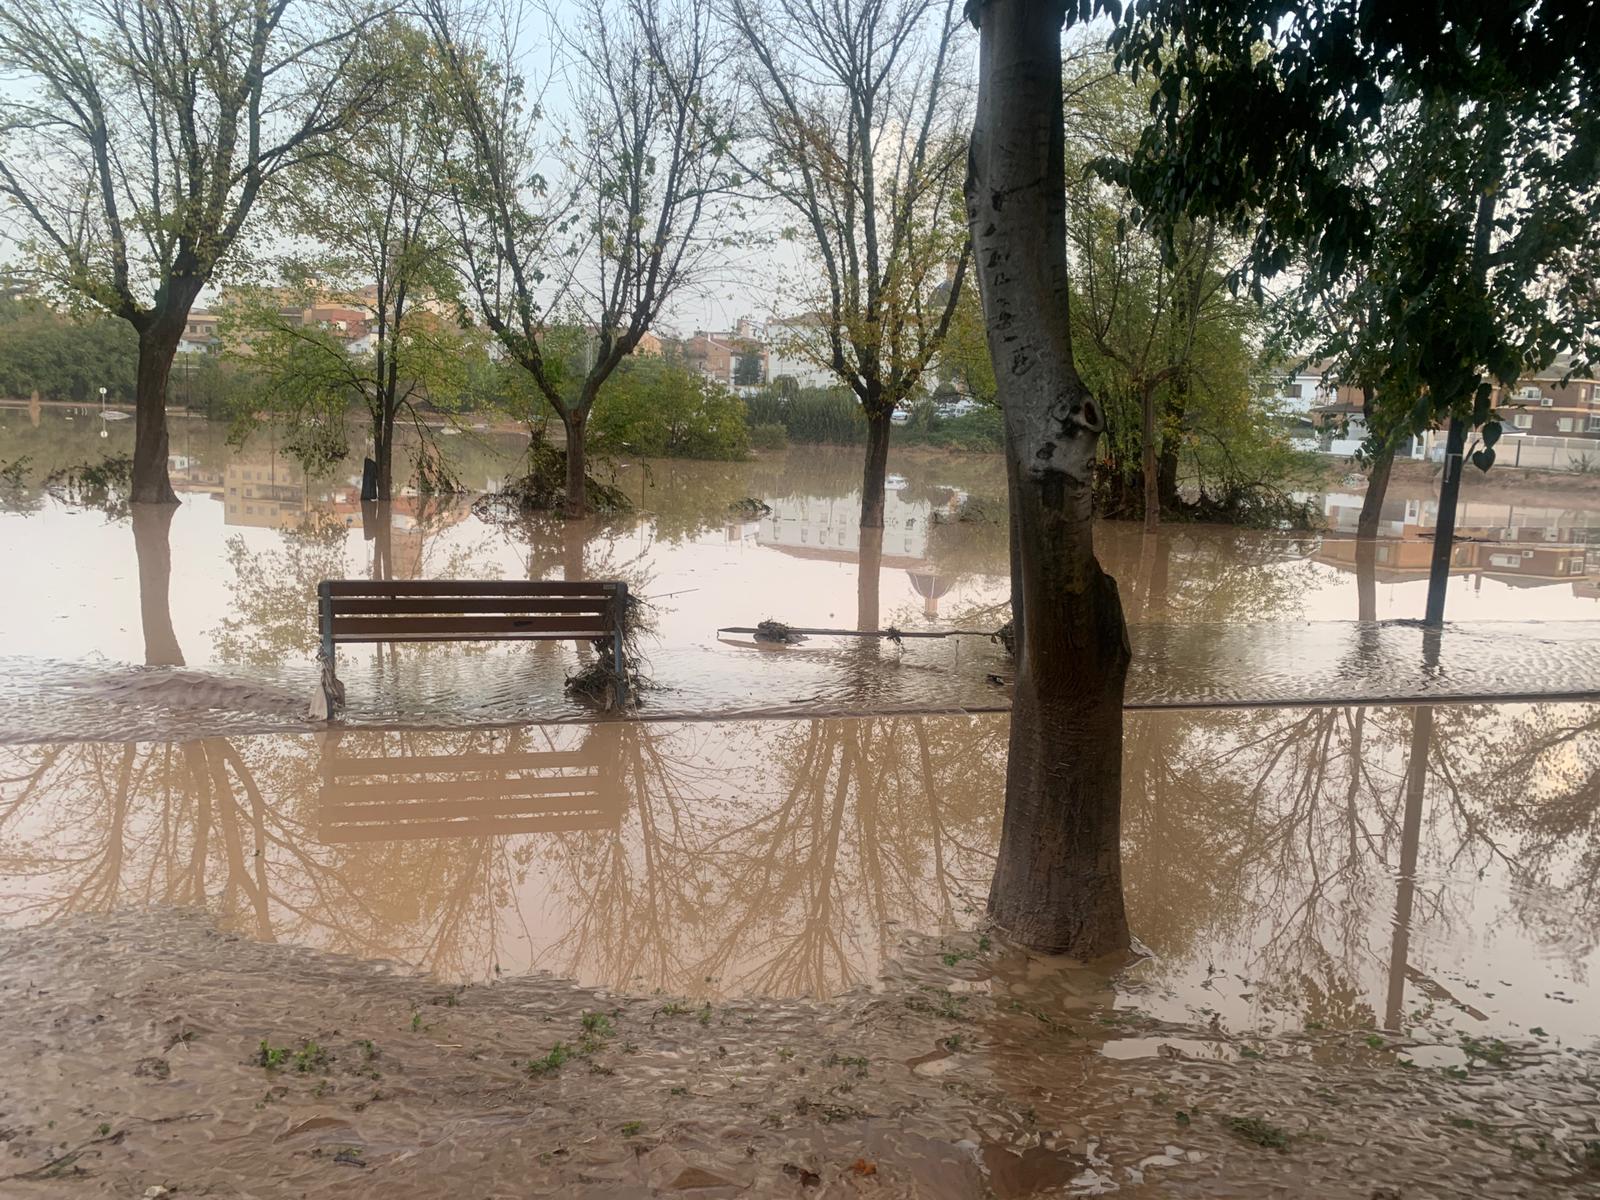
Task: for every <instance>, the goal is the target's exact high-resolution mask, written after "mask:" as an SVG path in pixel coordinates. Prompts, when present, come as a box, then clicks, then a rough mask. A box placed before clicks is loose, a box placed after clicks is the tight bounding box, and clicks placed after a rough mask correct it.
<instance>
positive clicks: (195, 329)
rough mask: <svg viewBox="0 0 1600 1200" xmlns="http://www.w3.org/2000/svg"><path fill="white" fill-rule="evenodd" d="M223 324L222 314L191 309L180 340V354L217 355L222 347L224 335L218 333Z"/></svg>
mask: <svg viewBox="0 0 1600 1200" xmlns="http://www.w3.org/2000/svg"><path fill="white" fill-rule="evenodd" d="M221 322H222V316H221V314H220V313H214V312H212V311H210V310H209V309H204V308H194V309H190V310H189V320H188V322H187V323H186V324H185V325H184V327H183V336H182V337H181V338H179V339H178V353H179V354H215V353H216V352H217V351H218V350H219V349H220V348H221V347H222V335H221V334H220V333H219V332H218V326H219V325H220V324H221Z"/></svg>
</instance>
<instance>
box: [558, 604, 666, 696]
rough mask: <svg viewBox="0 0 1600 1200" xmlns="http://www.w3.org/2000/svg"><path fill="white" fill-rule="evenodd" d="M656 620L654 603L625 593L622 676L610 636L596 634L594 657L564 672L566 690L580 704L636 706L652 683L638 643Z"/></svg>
mask: <svg viewBox="0 0 1600 1200" xmlns="http://www.w3.org/2000/svg"><path fill="white" fill-rule="evenodd" d="M657 620H658V616H657V613H656V608H655V605H653V604H651V603H650V602H649V601H648V600H645V599H643V598H641V597H639V596H635V595H634V594H633V593H632V592H630V593H628V607H627V608H626V610H624V612H623V614H622V663H623V672H624V674H623V676H619V675H618V674H617V669H616V666H615V664H614V663H613V662H612V658H611V646H610V639H609V638H597V639H596V640H595V642H594V649H595V657H594V658H592V659H590V660H589V661H588V662H586V663H584V664H582V665H581V666H580V667H579V668H578V669H577V671H575V672H573V674H571V675H569V676H567V685H566V686H567V694H568V695H570V696H571V697H572V698H573V699H574V700H576V701H578V702H579V703H580V704H587V705H589V706H591V707H593V708H597V709H600V710H601V711H603V712H615V711H617V710H618V709H620V708H623V707H635V706H637V705H638V704H639V702H640V700H639V698H640V694H641V693H642V692H643V691H644V690H645V689H647V688H650V687H653V686H654V681H653V680H652V679H651V678H650V677H649V676H648V675H646V674H645V672H644V665H645V658H644V654H643V653H642V652H641V651H640V649H639V643H640V640H641V638H642V637H643V636H644V635H646V634H653V633H654V632H655V630H656V623H657ZM624 695H626V697H627V700H626V702H624V701H623V696H624Z"/></svg>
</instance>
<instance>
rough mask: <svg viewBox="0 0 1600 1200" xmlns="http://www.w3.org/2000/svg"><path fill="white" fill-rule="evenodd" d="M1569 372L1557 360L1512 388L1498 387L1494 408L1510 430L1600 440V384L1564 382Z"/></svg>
mask: <svg viewBox="0 0 1600 1200" xmlns="http://www.w3.org/2000/svg"><path fill="white" fill-rule="evenodd" d="M1566 371H1567V368H1566V366H1565V364H1561V363H1557V364H1555V365H1552V366H1551V367H1549V368H1547V369H1546V370H1543V371H1539V372H1537V373H1535V374H1534V375H1532V376H1530V377H1528V378H1525V379H1522V380H1520V381H1519V382H1518V383H1517V386H1516V387H1514V388H1512V389H1510V390H1509V391H1507V390H1506V389H1504V388H1497V389H1496V390H1495V408H1496V409H1498V410H1499V416H1500V419H1501V421H1502V423H1503V424H1504V425H1505V427H1506V432H1507V433H1513V432H1516V433H1524V434H1528V435H1530V436H1533V437H1569V438H1591V439H1600V384H1597V383H1595V382H1594V381H1593V380H1592V379H1573V380H1569V381H1567V382H1565V383H1563V382H1562V376H1564V375H1565V374H1566Z"/></svg>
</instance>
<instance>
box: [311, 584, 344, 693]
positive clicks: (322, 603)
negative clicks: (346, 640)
mask: <svg viewBox="0 0 1600 1200" xmlns="http://www.w3.org/2000/svg"><path fill="white" fill-rule="evenodd" d="M317 615H318V618H319V624H320V625H321V627H322V628H321V634H322V645H321V647H320V648H319V649H318V651H317V658H318V659H319V660H320V662H321V666H322V679H321V686H322V703H323V707H324V708H325V709H326V711H327V719H328V720H332V719H333V715H334V714H335V713H336V712H338V711H339V707H340V705H342V704H343V703H344V684H342V683H340V682H339V676H338V675H337V673H336V667H337V665H338V659H337V658H336V657H335V655H334V649H333V595H332V593H331V591H330V589H329V588H328V585H327V584H326V583H323V584H319V585H318V587H317Z"/></svg>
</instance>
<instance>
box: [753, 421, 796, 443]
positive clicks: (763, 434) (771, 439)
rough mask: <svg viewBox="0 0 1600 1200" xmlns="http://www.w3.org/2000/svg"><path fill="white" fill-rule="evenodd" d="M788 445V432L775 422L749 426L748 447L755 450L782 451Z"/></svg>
mask: <svg viewBox="0 0 1600 1200" xmlns="http://www.w3.org/2000/svg"><path fill="white" fill-rule="evenodd" d="M788 444H789V431H788V430H787V429H785V428H784V427H783V425H782V424H780V423H779V422H777V421H763V422H762V423H761V424H760V425H752V426H750V445H751V447H752V448H753V449H756V450H782V449H783V448H784V447H785V446H787V445H788Z"/></svg>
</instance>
